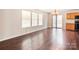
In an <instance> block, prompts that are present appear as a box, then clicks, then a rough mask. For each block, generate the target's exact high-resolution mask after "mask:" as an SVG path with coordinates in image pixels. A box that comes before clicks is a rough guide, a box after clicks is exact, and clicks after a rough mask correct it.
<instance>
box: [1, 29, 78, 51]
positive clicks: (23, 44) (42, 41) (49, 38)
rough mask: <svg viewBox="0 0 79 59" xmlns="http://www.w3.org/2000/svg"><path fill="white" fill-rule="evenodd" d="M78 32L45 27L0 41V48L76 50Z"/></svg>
mask: <svg viewBox="0 0 79 59" xmlns="http://www.w3.org/2000/svg"><path fill="white" fill-rule="evenodd" d="M78 49H79V33H78V32H75V31H66V30H62V29H52V28H50V29H46V30H42V31H38V32H34V33H31V34H28V35H23V36H20V37H16V38H12V39H9V40H5V41H2V42H0V50H78Z"/></svg>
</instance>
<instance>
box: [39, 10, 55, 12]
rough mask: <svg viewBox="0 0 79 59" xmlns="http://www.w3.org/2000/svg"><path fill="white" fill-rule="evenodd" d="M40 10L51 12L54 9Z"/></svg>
mask: <svg viewBox="0 0 79 59" xmlns="http://www.w3.org/2000/svg"><path fill="white" fill-rule="evenodd" d="M40 10H42V11H44V12H52V11H54V9H40Z"/></svg>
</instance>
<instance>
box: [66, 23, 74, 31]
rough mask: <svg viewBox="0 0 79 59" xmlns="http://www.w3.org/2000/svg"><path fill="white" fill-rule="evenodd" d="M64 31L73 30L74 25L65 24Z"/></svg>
mask: <svg viewBox="0 0 79 59" xmlns="http://www.w3.org/2000/svg"><path fill="white" fill-rule="evenodd" d="M66 29H67V30H75V24H73V23H72V24H71V23H67V24H66Z"/></svg>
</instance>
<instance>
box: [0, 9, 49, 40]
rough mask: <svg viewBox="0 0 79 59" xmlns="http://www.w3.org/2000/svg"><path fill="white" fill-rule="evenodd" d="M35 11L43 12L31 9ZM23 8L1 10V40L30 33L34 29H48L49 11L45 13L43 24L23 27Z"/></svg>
mask: <svg viewBox="0 0 79 59" xmlns="http://www.w3.org/2000/svg"><path fill="white" fill-rule="evenodd" d="M30 11H33V12H39V13H40V12H42V11H39V10H30ZM21 13H22V10H21V9H6V10H0V41H3V40H7V39H9V38H13V37H16V36H20V35H24V34H28V33H31V32H34V31H38V30H42V29H46V28H47V27H48V23H47V21H48V13H45V12H42V13H43V14H44V18H43V20H44V22H43V24H44V25H43V26H36V27H31V28H24V29H23V28H22V14H21Z"/></svg>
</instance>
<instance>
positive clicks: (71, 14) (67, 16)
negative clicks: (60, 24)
mask: <svg viewBox="0 0 79 59" xmlns="http://www.w3.org/2000/svg"><path fill="white" fill-rule="evenodd" d="M66 18H67V20H70V19H71V20H74V19H75V16H74V13H67V15H66Z"/></svg>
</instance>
